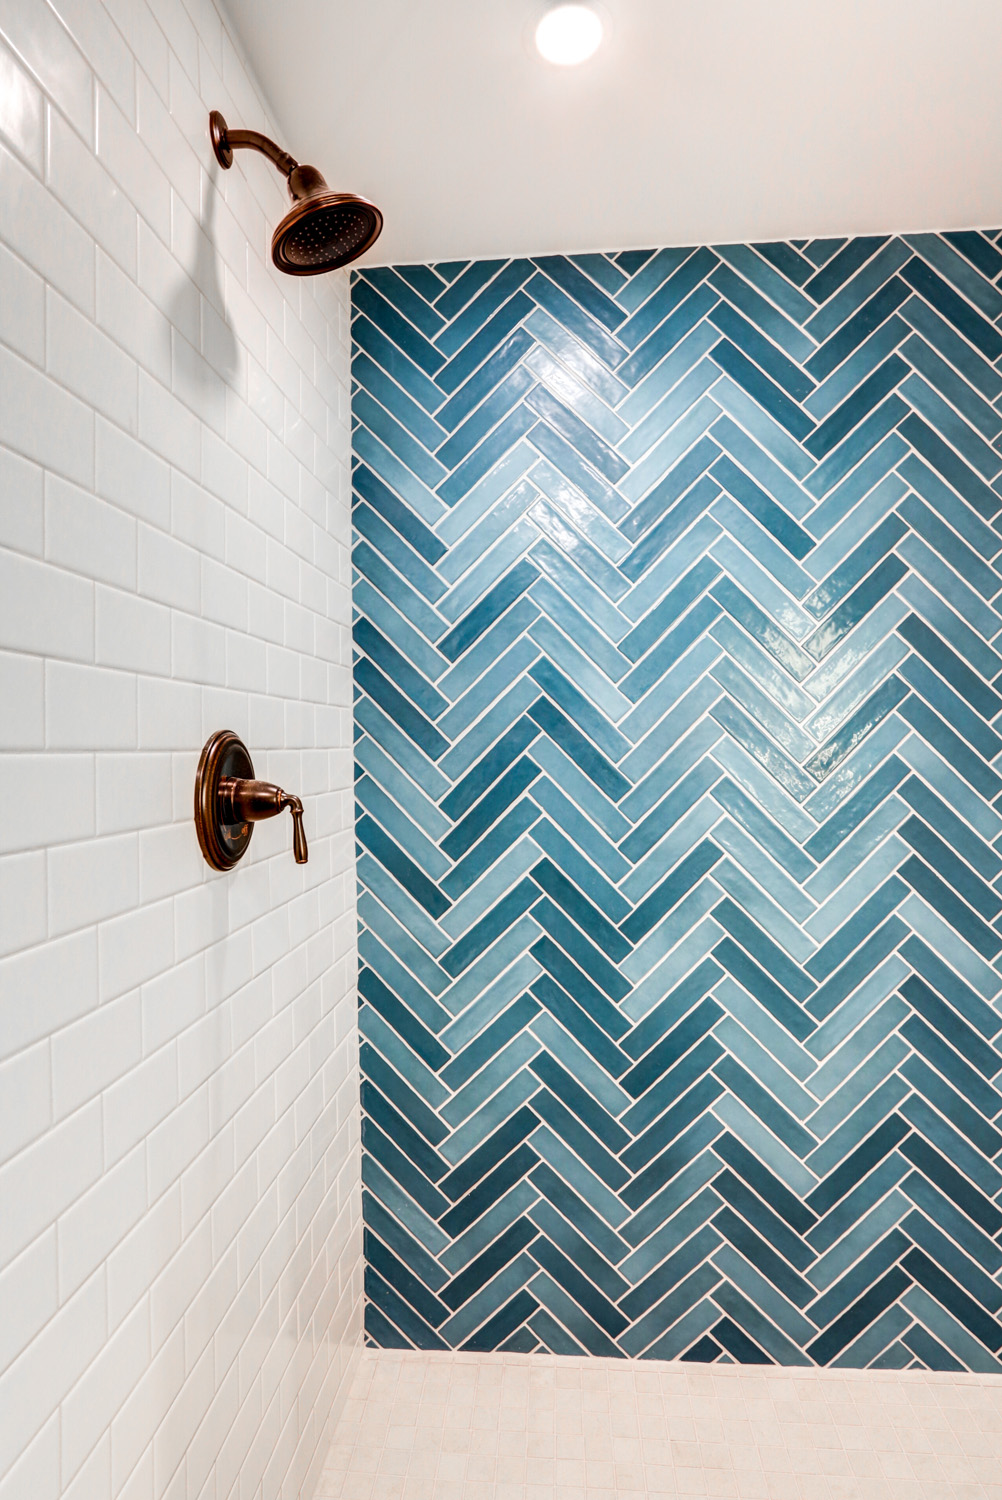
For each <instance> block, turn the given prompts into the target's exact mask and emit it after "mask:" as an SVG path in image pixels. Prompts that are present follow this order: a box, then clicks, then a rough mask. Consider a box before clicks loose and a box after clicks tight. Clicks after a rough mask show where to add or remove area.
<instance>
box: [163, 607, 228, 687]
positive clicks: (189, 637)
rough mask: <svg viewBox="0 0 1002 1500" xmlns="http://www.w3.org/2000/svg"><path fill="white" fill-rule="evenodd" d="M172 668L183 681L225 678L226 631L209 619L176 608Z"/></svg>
mask: <svg viewBox="0 0 1002 1500" xmlns="http://www.w3.org/2000/svg"><path fill="white" fill-rule="evenodd" d="M171 654H172V661H173V666H174V672H175V674H176V675H177V676H178V677H182V678H184V680H185V681H186V682H204V683H217V684H218V685H219V686H221V687H222V686H224V685H225V682H226V632H225V630H223V628H222V626H221V625H215V624H213V623H212V621H211V620H204V619H196V617H195V616H194V615H183V614H180V613H177V612H175V614H174V616H173V618H172V620H171Z"/></svg>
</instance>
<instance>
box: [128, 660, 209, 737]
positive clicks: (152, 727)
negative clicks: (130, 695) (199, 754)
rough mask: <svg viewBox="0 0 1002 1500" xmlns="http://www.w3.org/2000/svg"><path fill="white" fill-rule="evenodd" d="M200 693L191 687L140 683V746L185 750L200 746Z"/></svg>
mask: <svg viewBox="0 0 1002 1500" xmlns="http://www.w3.org/2000/svg"><path fill="white" fill-rule="evenodd" d="M201 708H202V705H201V693H200V691H199V689H198V687H197V686H196V685H195V684H194V683H188V682H161V681H158V680H157V679H156V678H154V677H141V678H140V679H139V746H140V749H142V750H174V749H179V750H180V749H185V750H187V749H188V748H189V747H190V746H192V745H197V744H198V743H199V738H198V737H199V734H200V733H201V725H202V712H201Z"/></svg>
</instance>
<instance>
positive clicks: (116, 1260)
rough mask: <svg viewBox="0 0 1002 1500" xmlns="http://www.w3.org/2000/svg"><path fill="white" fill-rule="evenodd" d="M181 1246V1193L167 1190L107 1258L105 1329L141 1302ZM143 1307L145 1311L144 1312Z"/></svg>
mask: <svg viewBox="0 0 1002 1500" xmlns="http://www.w3.org/2000/svg"><path fill="white" fill-rule="evenodd" d="M180 1244H181V1209H180V1189H179V1188H177V1187H175V1188H171V1189H169V1190H168V1191H167V1192H166V1193H164V1194H163V1195H162V1196H161V1197H160V1198H158V1199H157V1201H156V1203H155V1204H154V1205H153V1207H152V1208H151V1209H150V1210H149V1211H148V1212H147V1213H146V1214H144V1215H143V1217H142V1219H141V1220H140V1221H139V1223H138V1224H137V1225H136V1227H135V1228H134V1229H133V1230H132V1231H131V1232H130V1233H129V1234H127V1235H126V1236H125V1237H124V1239H123V1240H122V1242H121V1243H120V1244H119V1245H118V1246H116V1248H115V1249H114V1250H112V1252H111V1254H110V1255H109V1256H108V1327H109V1328H111V1329H114V1328H117V1327H118V1325H119V1323H120V1322H121V1321H122V1319H123V1318H125V1317H127V1316H128V1314H129V1313H130V1312H131V1311H132V1309H133V1308H134V1307H137V1306H138V1305H139V1303H140V1302H143V1303H145V1300H146V1297H147V1294H148V1292H149V1289H150V1287H152V1285H153V1283H154V1282H155V1281H156V1279H157V1277H158V1276H159V1274H160V1272H161V1271H162V1270H163V1268H164V1266H166V1265H167V1264H168V1262H169V1261H170V1260H171V1259H172V1258H173V1257H174V1255H175V1254H176V1253H177V1250H178V1248H179V1246H180ZM145 1310H146V1309H145V1307H144V1311H145Z"/></svg>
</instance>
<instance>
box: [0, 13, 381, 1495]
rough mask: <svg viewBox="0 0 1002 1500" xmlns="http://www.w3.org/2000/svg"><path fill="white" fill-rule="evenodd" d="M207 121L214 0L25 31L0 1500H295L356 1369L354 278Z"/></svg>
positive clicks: (2, 1023) (3, 1061)
mask: <svg viewBox="0 0 1002 1500" xmlns="http://www.w3.org/2000/svg"><path fill="white" fill-rule="evenodd" d="M210 106H215V107H219V108H222V109H223V110H224V112H226V113H228V114H229V115H230V116H231V117H232V118H233V119H234V120H235V121H239V122H241V123H245V124H247V125H249V126H257V127H259V128H263V129H268V128H269V120H268V116H267V112H266V110H265V106H264V104H263V102H262V100H261V97H260V95H259V94H258V92H257V91H256V89H255V86H254V84H253V82H252V81H251V79H250V77H249V76H248V73H247V71H246V70H245V68H244V66H243V65H242V63H241V61H240V57H239V56H238V53H237V51H236V50H235V47H234V44H233V42H232V40H231V38H230V36H229V35H228V33H227V29H226V25H225V24H224V23H223V21H222V20H221V18H220V15H219V13H218V12H217V11H216V10H215V9H214V8H213V6H212V3H211V0H153V3H152V4H149V5H148V4H147V3H146V0H106V3H102V0H51V3H46V0H0V130H2V133H3V136H4V139H5V141H6V145H5V146H4V147H3V149H2V152H0V444H2V447H0V648H2V649H0V746H2V752H3V753H2V755H0V955H2V957H0V1163H2V1165H0V1371H2V1372H3V1373H2V1375H0V1497H2V1500H29V1497H30V1500H50V1497H53V1496H57V1495H65V1496H73V1497H74V1500H105V1497H112V1496H119V1495H121V1496H127V1497H128V1500H152V1497H160V1496H167V1497H170V1500H181V1497H184V1500H199V1497H201V1500H237V1497H239V1500H267V1497H273V1496H274V1497H278V1496H281V1497H282V1500H290V1497H293V1496H300V1495H302V1496H308V1495H309V1494H310V1493H311V1491H312V1484H313V1478H314V1476H315V1474H316V1472H317V1471H318V1467H319V1463H320V1461H321V1460H322V1457H323V1453H324V1450H325V1447H326V1439H327V1434H328V1431H329V1422H330V1416H331V1412H332V1410H335V1409H336V1408H337V1403H338V1395H339V1392H340V1391H341V1390H342V1387H343V1385H344V1381H345V1376H346V1373H350V1366H351V1364H352V1361H353V1357H354V1353H355V1352H356V1351H357V1347H358V1343H359V1339H360V1308H361V1262H360V1249H361V1246H360V1231H359V1208H358V1113H357V1076H356V1056H357V1044H356V1036H355V995H354V988H353V986H354V979H355V915H354V868H353V856H352V836H351V823H350V818H351V808H350V792H349V788H350V785H351V770H350V759H351V757H350V744H351V738H350V736H351V725H350V704H351V696H350V637H349V608H350V604H349V571H348V568H349V564H348V543H349V509H348V507H349V499H348V489H349V485H348V474H347V463H348V410H347V403H348V385H347V383H348V364H347V341H348V330H347V282H346V277H345V276H344V275H343V274H342V275H340V276H334V277H326V278H323V279H322V280H319V281H318V280H314V279H308V280H301V281H297V280H293V279H291V278H288V277H282V276H280V275H279V274H278V273H277V272H276V271H274V269H273V268H272V267H271V265H270V262H269V260H268V248H269V242H270V233H271V227H272V225H273V224H274V222H275V221H276V219H277V217H278V216H279V215H280V214H281V212H282V211H283V204H284V187H283V185H282V183H281V180H280V178H279V177H278V176H277V174H275V173H274V172H273V171H272V169H271V168H270V167H269V166H268V164H267V163H266V162H265V161H264V160H263V159H262V158H259V157H249V158H248V157H247V156H242V157H238V158H237V163H236V165H235V167H234V169H233V170H232V171H230V172H229V173H222V172H220V171H219V170H218V169H217V168H216V166H215V163H214V160H213V158H212V156H211V153H210V149H209V145H208V135H207V118H206V117H207V112H208V109H209V108H210ZM219 728H232V729H235V730H236V731H237V732H238V733H240V734H241V735H242V736H243V737H244V738H245V740H246V741H247V744H248V746H249V747H250V749H251V752H252V754H253V756H254V758H255V766H256V770H257V773H258V775H260V776H263V777H266V778H269V779H274V780H277V781H280V782H282V783H283V784H284V785H285V786H286V787H288V788H290V789H291V790H294V791H298V792H300V793H302V795H303V797H304V801H305V803H306V824H307V831H308V834H309V838H310V862H309V864H308V865H307V866H306V867H304V868H301V867H299V866H297V865H295V864H294V862H293V859H292V854H291V833H292V830H291V824H290V822H289V820H288V819H285V818H283V819H282V820H281V821H278V820H276V822H275V823H273V824H266V825H263V826H261V827H260V828H259V829H258V830H257V832H256V833H255V836H254V841H253V844H252V847H251V851H250V853H249V855H248V857H247V858H246V859H245V860H244V862H243V864H242V865H241V866H240V867H239V868H238V869H237V870H236V871H234V872H232V873H231V874H228V875H215V874H212V873H211V872H209V870H208V869H207V867H206V866H205V865H204V864H203V862H202V860H201V857H200V855H199V852H198V847H197V844H196V840H195V834H194V828H193V824H192V819H191V803H192V781H193V776H194V772H195V766H196V762H197V759H198V752H199V750H200V748H201V745H202V743H203V741H204V740H205V739H206V738H207V736H208V735H209V733H210V732H211V731H213V730H215V729H219Z"/></svg>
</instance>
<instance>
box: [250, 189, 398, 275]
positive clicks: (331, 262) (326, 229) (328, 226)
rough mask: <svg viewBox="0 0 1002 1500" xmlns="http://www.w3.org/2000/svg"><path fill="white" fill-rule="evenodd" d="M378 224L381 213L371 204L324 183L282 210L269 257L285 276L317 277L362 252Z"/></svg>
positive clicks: (376, 233) (376, 232)
mask: <svg viewBox="0 0 1002 1500" xmlns="http://www.w3.org/2000/svg"><path fill="white" fill-rule="evenodd" d="M382 227H383V216H382V214H381V213H380V212H379V209H378V208H377V207H376V205H375V204H374V203H370V202H368V200H367V199H365V198H358V197H356V196H355V194H354V193H332V192H331V191H330V189H329V188H326V187H325V188H323V189H321V190H320V191H314V192H311V193H309V194H308V195H307V196H306V197H304V198H302V199H300V200H299V201H298V202H297V203H296V204H295V205H294V207H293V208H292V209H291V210H290V211H289V213H287V214H286V216H285V218H284V219H283V220H282V222H281V224H279V226H278V228H277V229H276V230H275V234H274V238H273V239H272V242H271V258H272V260H273V261H274V262H275V264H276V266H277V267H278V269H279V270H280V271H285V272H287V273H288V274H289V275H290V276H319V275H320V274H321V273H322V272H324V271H336V270H337V269H338V267H339V266H346V265H348V264H349V263H350V262H351V261H353V260H357V259H358V257H359V256H360V255H364V254H365V252H366V250H368V248H369V246H370V245H373V244H374V243H375V242H376V240H377V239H378V238H379V232H380V230H381V229H382Z"/></svg>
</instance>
